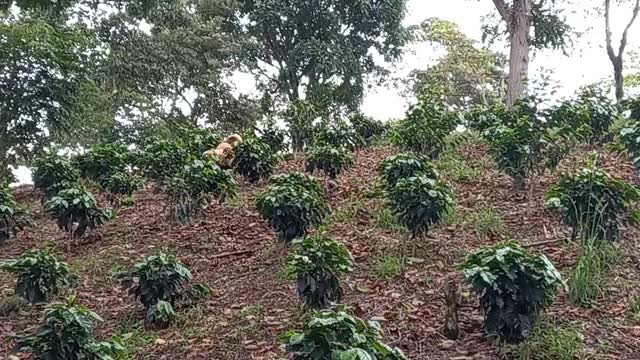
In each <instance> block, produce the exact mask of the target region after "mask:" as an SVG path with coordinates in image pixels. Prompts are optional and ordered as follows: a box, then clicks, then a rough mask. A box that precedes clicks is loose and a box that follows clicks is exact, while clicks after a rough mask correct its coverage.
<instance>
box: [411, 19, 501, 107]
mask: <svg viewBox="0 0 640 360" xmlns="http://www.w3.org/2000/svg"><path fill="white" fill-rule="evenodd" d="M412 30H413V33H414V35H415V36H414V38H415V40H416V41H419V42H427V43H430V44H433V45H437V46H441V47H442V48H444V50H445V51H446V54H445V55H444V56H442V57H441V58H440V59H438V61H437V62H436V63H435V64H434V65H432V66H429V67H428V68H427V69H425V70H416V71H413V72H412V73H411V75H410V80H411V85H412V90H413V93H415V94H420V93H421V92H422V89H423V88H434V87H438V88H440V89H441V91H440V92H441V94H442V95H443V97H444V100H445V102H446V103H447V104H448V105H449V106H452V107H454V108H458V109H464V108H467V107H468V106H470V105H473V104H486V103H488V102H491V101H492V100H494V99H496V98H500V97H501V95H502V82H503V80H504V78H505V77H506V76H505V74H504V71H503V67H504V65H505V61H504V58H503V56H501V55H499V54H496V53H493V52H491V51H489V50H487V49H483V48H480V47H478V46H477V44H476V42H475V41H473V40H472V39H469V38H468V37H467V36H466V35H465V34H464V33H463V32H462V31H460V28H459V27H458V25H457V24H455V23H453V22H450V21H447V20H442V19H438V18H431V19H427V20H425V21H424V22H423V23H422V24H420V26H418V27H416V28H413V29H412ZM405 81H406V80H405Z"/></svg>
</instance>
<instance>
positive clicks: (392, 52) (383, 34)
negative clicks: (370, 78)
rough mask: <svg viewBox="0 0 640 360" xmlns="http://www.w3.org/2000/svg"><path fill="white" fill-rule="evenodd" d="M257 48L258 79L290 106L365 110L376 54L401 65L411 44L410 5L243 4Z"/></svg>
mask: <svg viewBox="0 0 640 360" xmlns="http://www.w3.org/2000/svg"><path fill="white" fill-rule="evenodd" d="M241 2H242V3H243V6H242V8H241V11H242V15H243V16H246V18H247V20H248V25H247V31H248V34H249V35H250V36H251V37H252V38H253V39H254V40H255V42H256V43H257V44H258V49H257V54H256V58H257V63H258V64H257V65H258V72H259V74H260V76H259V78H260V79H261V80H262V82H263V83H265V84H266V85H267V86H268V87H269V88H271V89H275V90H276V91H277V92H278V93H280V94H282V95H284V96H285V97H286V98H287V100H289V101H294V100H297V99H300V98H301V90H302V91H303V92H304V94H305V95H306V98H307V99H315V98H320V99H322V98H326V97H329V98H330V99H331V100H332V101H334V102H338V103H341V104H344V105H347V106H351V107H352V108H355V107H357V106H358V105H359V104H360V101H361V99H362V95H363V92H364V83H365V76H366V75H367V74H370V73H375V72H381V71H382V69H381V67H380V66H379V65H378V64H376V61H375V60H374V58H375V56H374V54H375V52H378V53H379V54H381V55H383V56H384V58H385V59H386V60H394V59H397V58H398V57H399V56H400V54H401V47H402V46H403V44H404V43H405V41H406V40H407V32H406V30H405V29H404V28H403V26H402V20H403V18H404V14H405V3H406V0H313V1H312V0H241Z"/></svg>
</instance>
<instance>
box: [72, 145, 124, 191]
mask: <svg viewBox="0 0 640 360" xmlns="http://www.w3.org/2000/svg"><path fill="white" fill-rule="evenodd" d="M73 163H74V165H75V166H76V168H78V169H79V170H80V175H82V176H83V177H86V178H88V179H91V180H94V181H96V182H98V183H99V184H101V185H102V184H103V182H104V181H106V179H108V178H109V177H110V176H111V175H113V174H115V173H123V172H125V171H126V170H127V166H129V164H130V163H131V154H130V151H129V149H128V148H127V146H126V145H123V144H103V145H96V146H93V147H92V148H91V150H90V151H89V152H87V153H86V154H82V155H79V156H76V157H75V158H74V159H73Z"/></svg>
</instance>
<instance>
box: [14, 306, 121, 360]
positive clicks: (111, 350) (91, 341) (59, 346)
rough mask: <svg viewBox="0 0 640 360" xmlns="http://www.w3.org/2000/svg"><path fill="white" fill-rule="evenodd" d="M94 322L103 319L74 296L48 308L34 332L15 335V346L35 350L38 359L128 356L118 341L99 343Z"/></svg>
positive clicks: (26, 350)
mask: <svg viewBox="0 0 640 360" xmlns="http://www.w3.org/2000/svg"><path fill="white" fill-rule="evenodd" d="M95 321H102V318H100V316H98V314H96V313H94V312H92V311H91V310H89V309H88V308H86V307H84V306H82V305H80V304H78V303H77V302H76V299H75V298H74V297H71V298H69V299H68V300H67V302H66V303H62V304H53V305H51V306H49V307H47V309H46V310H45V319H44V324H42V326H40V328H39V329H38V330H37V331H35V333H34V334H30V335H27V334H25V335H17V336H15V337H14V338H15V340H16V347H15V349H16V350H18V351H20V352H30V353H33V354H34V355H35V357H36V358H37V359H56V360H57V359H60V360H81V359H101V360H112V359H122V358H125V356H126V349H125V348H124V346H122V344H121V343H120V342H119V341H108V342H107V341H103V342H98V341H97V340H96V339H95V338H94V336H93V323H94V322H95Z"/></svg>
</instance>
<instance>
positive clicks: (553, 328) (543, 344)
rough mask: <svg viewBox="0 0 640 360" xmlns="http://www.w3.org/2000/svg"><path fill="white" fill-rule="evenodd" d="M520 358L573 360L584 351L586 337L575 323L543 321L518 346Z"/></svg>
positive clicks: (529, 359) (526, 359)
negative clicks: (584, 337)
mask: <svg viewBox="0 0 640 360" xmlns="http://www.w3.org/2000/svg"><path fill="white" fill-rule="evenodd" d="M516 352H517V354H516V356H515V358H516V359H519V360H534V359H535V360H573V359H578V358H580V356H582V355H583V353H584V339H583V336H582V334H581V333H580V331H579V329H578V327H577V326H576V325H575V324H562V323H555V322H551V321H542V322H540V324H539V325H538V326H536V328H535V330H534V332H533V334H532V335H531V337H530V338H529V339H527V341H525V342H524V343H522V344H520V346H518V348H517V351H516Z"/></svg>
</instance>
